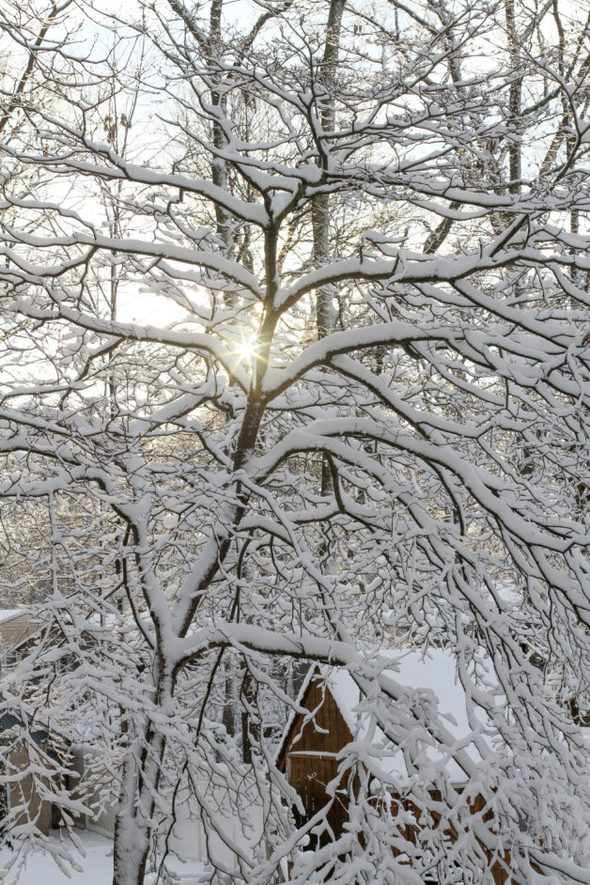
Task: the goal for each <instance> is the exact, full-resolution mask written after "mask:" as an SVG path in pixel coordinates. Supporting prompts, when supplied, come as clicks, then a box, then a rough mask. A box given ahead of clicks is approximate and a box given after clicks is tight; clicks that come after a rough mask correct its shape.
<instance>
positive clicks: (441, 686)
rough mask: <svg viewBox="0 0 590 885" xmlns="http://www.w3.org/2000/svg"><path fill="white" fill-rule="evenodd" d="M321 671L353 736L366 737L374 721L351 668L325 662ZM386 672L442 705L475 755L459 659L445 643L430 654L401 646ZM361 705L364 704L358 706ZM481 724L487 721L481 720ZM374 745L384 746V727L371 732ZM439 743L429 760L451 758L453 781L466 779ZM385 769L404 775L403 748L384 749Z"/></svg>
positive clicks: (446, 717) (451, 725) (440, 710)
mask: <svg viewBox="0 0 590 885" xmlns="http://www.w3.org/2000/svg"><path fill="white" fill-rule="evenodd" d="M320 671H321V674H322V676H323V678H324V679H325V681H326V684H327V686H328V688H329V689H330V692H331V693H332V695H333V697H334V699H335V701H336V703H337V704H338V708H339V710H340V712H341V713H342V715H343V717H344V719H345V721H346V724H347V725H348V727H349V729H350V731H351V733H352V735H353V736H354V739H355V741H359V740H362V739H363V738H364V736H365V735H366V734H367V732H368V730H369V729H370V726H371V721H370V720H371V716H370V715H369V714H367V713H365V712H361V711H362V701H363V696H362V694H361V692H360V690H359V687H358V686H357V684H356V683H355V681H354V680H353V679H352V677H351V675H350V673H349V672H348V670H346V669H345V668H343V667H322V668H320ZM384 675H386V676H393V677H394V678H395V680H396V681H397V682H398V683H400V684H401V685H403V686H404V688H405V689H406V690H409V691H410V692H412V693H415V697H416V698H418V697H420V698H422V699H427V698H428V699H429V700H431V701H433V702H434V703H435V704H437V705H438V713H439V715H440V716H441V717H442V718H443V719H444V720H445V725H446V727H447V728H448V730H449V732H450V734H451V735H452V737H453V738H454V739H455V740H456V742H457V746H459V745H461V746H462V747H464V749H465V750H466V752H467V753H468V755H469V757H470V758H471V759H472V760H474V761H477V760H478V758H479V753H478V752H477V750H476V748H475V747H474V746H473V743H472V741H473V737H474V735H473V733H472V729H471V728H470V726H469V718H468V706H469V705H468V700H467V698H466V695H465V691H464V689H463V686H462V685H461V683H460V681H459V680H458V678H457V673H456V665H455V659H454V656H453V654H452V653H450V652H449V651H447V650H445V649H431V650H430V651H429V652H428V654H423V653H422V652H421V651H418V650H412V651H406V652H404V651H402V652H400V653H399V655H396V656H395V658H394V659H393V660H392V668H391V670H390V669H389V668H388V669H387V670H385V671H384ZM359 705H360V706H359ZM482 726H483V722H482ZM372 742H373V744H374V745H375V746H382V747H385V746H386V744H387V740H386V738H385V735H384V734H383V732H382V731H381V729H380V728H376V729H375V731H374V734H373V737H372ZM442 751H443V748H442V746H441V747H440V748H439V749H436V750H435V749H434V748H429V749H428V750H427V756H428V758H430V759H431V761H435V760H436V759H441V758H443V756H444V757H445V758H447V762H446V770H447V774H448V776H449V777H451V779H452V780H453V781H454V782H455V783H460V782H463V781H464V780H465V774H464V773H463V772H462V771H461V769H460V768H459V766H458V765H457V764H456V763H455V762H454V760H453V759H449V758H448V753H446V752H442ZM380 765H381V767H382V768H383V770H385V771H387V772H388V773H389V774H395V775H398V776H401V777H402V778H403V777H405V776H406V767H405V763H404V758H403V754H402V753H401V751H400V752H396V753H393V754H391V751H385V752H384V754H383V756H382V758H381V762H380Z"/></svg>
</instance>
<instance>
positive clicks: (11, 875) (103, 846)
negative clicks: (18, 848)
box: [0, 832, 113, 885]
mask: <svg viewBox="0 0 590 885" xmlns="http://www.w3.org/2000/svg"><path fill="white" fill-rule="evenodd" d="M81 837H82V842H83V843H84V848H85V850H86V857H78V858H77V862H78V864H79V866H80V867H81V868H82V871H81V872H76V871H72V873H71V877H70V878H68V877H67V876H66V874H65V873H63V872H62V871H61V870H60V869H59V867H58V866H57V865H56V863H55V861H54V860H53V859H52V858H51V857H50V856H49V854H48V853H45V852H42V851H37V852H35V853H34V854H29V856H28V858H27V861H26V866H25V868H24V869H22V868H21V869H20V871H19V872H18V873H17V872H16V867H13V869H12V870H10V869H8V872H7V871H6V870H7V868H9V866H10V863H11V861H12V860H13V858H14V853H13V852H12V851H10V849H9V848H2V850H1V851H0V882H3V883H4V882H5V883H6V885H9V883H13V882H14V883H18V885H110V883H111V882H112V880H113V861H112V857H111V856H110V852H111V848H112V840H110V839H105V838H104V836H99V835H98V834H97V833H90V832H85V833H82V834H81ZM51 838H52V840H54V839H55V837H51ZM55 842H56V844H57V839H55ZM72 853H73V854H74V856H76V852H75V850H73V851H72Z"/></svg>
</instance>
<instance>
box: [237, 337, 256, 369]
mask: <svg viewBox="0 0 590 885" xmlns="http://www.w3.org/2000/svg"><path fill="white" fill-rule="evenodd" d="M257 348H258V338H257V336H256V334H255V333H254V332H249V333H248V334H244V333H242V334H241V336H240V340H239V341H236V342H235V344H234V348H233V349H234V353H235V355H236V357H237V358H238V360H239V361H240V362H241V363H248V364H250V365H251V364H252V363H253V362H254V359H255V358H256V350H257Z"/></svg>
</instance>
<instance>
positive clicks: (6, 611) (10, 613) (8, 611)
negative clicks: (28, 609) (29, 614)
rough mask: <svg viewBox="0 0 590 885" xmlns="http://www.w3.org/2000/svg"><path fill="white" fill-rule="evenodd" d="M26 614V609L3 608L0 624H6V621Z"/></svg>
mask: <svg viewBox="0 0 590 885" xmlns="http://www.w3.org/2000/svg"><path fill="white" fill-rule="evenodd" d="M24 613H25V609H24V608H2V609H0V624H2V623H4V621H10V620H11V619H12V618H16V616H17V615H22V614H24Z"/></svg>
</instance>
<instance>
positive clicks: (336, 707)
mask: <svg viewBox="0 0 590 885" xmlns="http://www.w3.org/2000/svg"><path fill="white" fill-rule="evenodd" d="M399 658H400V661H401V662H402V665H401V670H402V673H401V674H400V673H399V672H398V673H396V674H395V676H396V678H398V679H400V681H401V682H403V683H404V684H406V685H408V686H409V687H411V688H415V689H417V690H418V691H423V692H426V693H428V692H429V691H433V692H434V694H435V695H436V697H437V698H438V700H439V703H440V710H441V712H442V713H443V714H450V716H451V719H454V721H455V726H456V727H457V728H458V729H461V728H462V727H463V726H464V725H465V727H466V728H468V726H467V719H466V713H465V704H466V701H465V694H464V692H463V689H462V687H461V686H460V685H459V684H458V683H457V680H456V678H455V664H454V659H453V656H452V655H451V654H450V653H448V652H446V651H444V650H442V649H435V650H433V651H432V652H431V653H430V654H429V656H428V657H426V658H425V657H424V656H423V655H422V654H421V653H420V652H418V651H408V652H400V656H399ZM404 670H405V674H404V672H403V671H404ZM400 675H401V678H400ZM404 675H405V677H406V678H405V679H404V678H403V677H404ZM361 700H362V697H361V694H360V692H359V689H358V687H357V686H356V684H355V682H354V680H353V679H352V677H351V676H350V674H349V673H348V672H347V671H346V670H345V669H342V668H336V667H326V666H320V665H315V666H313V667H312V668H311V669H310V670H309V672H308V674H307V677H306V679H305V680H304V682H303V685H302V687H301V690H300V692H299V696H298V699H297V706H298V707H299V708H300V709H301V708H303V709H304V710H305V711H306V712H297V713H295V714H293V715H292V716H291V719H290V721H289V722H288V724H287V727H286V729H285V732H284V734H283V738H282V741H281V744H280V747H279V751H278V755H277V764H278V767H279V769H280V770H281V771H283V772H284V773H285V774H286V776H287V779H288V781H289V783H290V784H291V785H292V786H293V787H294V788H295V789H296V790H297V792H298V794H299V796H300V798H301V801H302V804H303V807H304V809H305V816H304V817H302V816H301V815H300V814H299V813H298V812H294V813H295V817H296V822H297V824H298V825H302V824H304V823H305V822H306V821H307V820H310V819H311V818H312V817H313V815H314V814H315V813H316V812H318V811H320V810H321V809H322V808H324V807H325V806H326V803H327V802H328V801H329V798H330V797H329V796H328V795H327V794H326V787H327V785H328V784H330V783H331V782H335V779H336V778H338V767H339V762H340V761H341V760H342V755H341V751H342V750H343V749H344V748H345V747H346V745H347V744H349V743H350V742H351V741H353V740H358V739H359V733H360V732H362V730H363V725H362V718H363V716H362V714H361V715H360V716H359V713H358V710H357V707H358V705H359V702H360V701H361ZM365 720H366V717H365ZM381 737H383V735H381ZM387 762H389V763H390V765H391V766H392V768H393V769H394V770H395V771H396V773H398V772H399V773H401V771H402V768H404V763H403V758H402V754H401V753H398V754H395V753H394V754H393V755H392V756H390V758H389V759H388V760H387ZM404 770H405V768H404ZM401 776H402V777H403V775H401ZM448 777H449V782H450V783H451V784H452V785H453V787H454V788H455V789H456V790H457V791H458V792H461V791H462V789H463V783H462V780H463V781H464V775H463V773H462V772H461V771H460V769H459V768H458V766H457V765H456V764H455V763H454V762H452V761H450V762H449V763H448ZM351 788H352V789H354V781H353V783H352V785H351V783H350V781H349V779H348V776H347V777H346V783H345V782H343V781H341V782H340V783H338V784H337V788H336V793H335V801H334V802H333V803H332V805H331V807H330V808H329V811H328V813H327V822H328V824H329V827H330V829H331V831H332V833H333V834H334V838H336V839H337V838H338V837H339V836H340V835H341V834H342V832H343V830H344V827H345V824H346V822H347V820H348V795H349V790H350V789H351ZM435 792H436V791H431V797H432V798H433V799H434V800H437V799H438V800H439V801H440V794H438V793H437V794H436V795H435ZM391 799H392V801H393V803H394V804H395V803H396V802H399V804H400V806H403V807H404V809H406V811H410V812H411V816H413V818H414V820H415V821H416V825H415V827H414V828H413V829H414V834H413V836H411V837H410V838H415V837H416V835H417V834H418V832H419V829H420V824H419V820H420V812H419V810H418V809H417V808H415V807H413V806H412V803H411V802H408V800H407V799H405V798H402V797H401V796H399V795H393V794H392V796H391ZM470 805H471V806H472V810H473V811H479V812H480V813H483V820H488V821H489V820H490V819H491V813H490V812H485V811H484V809H485V807H486V803H485V800H484V799H483V798H482V797H481V796H476V797H475V800H474V801H473V802H472V803H470ZM408 832H409V830H408V828H407V827H405V828H404V831H403V834H404V836H405V837H406V838H408ZM444 832H445V839H449V841H453V840H454V839H456V838H457V835H456V833H453V832H451V831H448V830H446V829H445V831H444ZM328 838H329V837H328V835H327V831H326V830H324V832H323V834H322V836H321V837H320V842H319V845H318V846H317V847H319V846H320V845H322V844H325V843H326V841H327V840H328ZM485 853H486V854H487V852H485ZM504 859H505V860H508V857H507V856H506V857H505V858H504ZM491 873H492V876H493V879H494V883H495V885H504V883H505V882H506V881H507V880H508V878H509V876H508V873H507V872H506V864H504V863H503V864H498V863H495V864H493V865H492V867H491ZM430 881H432V880H430Z"/></svg>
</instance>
